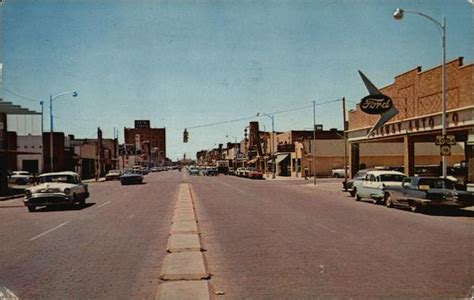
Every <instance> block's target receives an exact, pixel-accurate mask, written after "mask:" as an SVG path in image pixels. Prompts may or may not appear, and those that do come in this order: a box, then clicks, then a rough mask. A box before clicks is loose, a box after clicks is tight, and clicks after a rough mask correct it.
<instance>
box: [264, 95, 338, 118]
mask: <svg viewBox="0 0 474 300" xmlns="http://www.w3.org/2000/svg"><path fill="white" fill-rule="evenodd" d="M339 101H342V99H336V100H330V101H325V102H320V103H316V104H315V105H316V106H320V105H324V104H329V103H335V102H339ZM310 107H313V105H312V104H309V105H305V106H300V107H296V108H290V109H286V110H279V111H276V112H271V113H269V115H276V114H281V113H286V112H292V111H298V110H303V109H305V108H310Z"/></svg>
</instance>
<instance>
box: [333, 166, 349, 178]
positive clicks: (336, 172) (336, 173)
mask: <svg viewBox="0 0 474 300" xmlns="http://www.w3.org/2000/svg"><path fill="white" fill-rule="evenodd" d="M331 176H332V177H336V178H344V177H345V170H344V169H343V168H339V169H332V170H331ZM347 176H350V175H349V168H348V169H347Z"/></svg>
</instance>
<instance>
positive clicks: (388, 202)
mask: <svg viewBox="0 0 474 300" xmlns="http://www.w3.org/2000/svg"><path fill="white" fill-rule="evenodd" d="M385 206H386V207H388V208H392V207H393V200H392V196H390V194H387V195H386V196H385Z"/></svg>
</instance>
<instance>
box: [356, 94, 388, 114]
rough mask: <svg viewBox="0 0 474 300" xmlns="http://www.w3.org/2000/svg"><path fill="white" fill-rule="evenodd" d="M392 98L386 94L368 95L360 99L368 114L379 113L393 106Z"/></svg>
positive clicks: (364, 110)
mask: <svg viewBox="0 0 474 300" xmlns="http://www.w3.org/2000/svg"><path fill="white" fill-rule="evenodd" d="M392 106H393V104H392V99H390V98H389V97H388V96H386V95H382V94H380V95H368V96H365V97H364V98H362V100H361V101H360V108H361V110H362V111H363V112H365V113H366V114H371V115H379V114H381V113H383V112H386V111H387V110H389V109H390V108H392Z"/></svg>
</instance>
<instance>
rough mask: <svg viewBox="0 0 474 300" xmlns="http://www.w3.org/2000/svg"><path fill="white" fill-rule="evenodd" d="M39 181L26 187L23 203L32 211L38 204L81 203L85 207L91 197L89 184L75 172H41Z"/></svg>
mask: <svg viewBox="0 0 474 300" xmlns="http://www.w3.org/2000/svg"><path fill="white" fill-rule="evenodd" d="M38 183H39V184H38V185H36V186H33V187H30V188H27V189H25V199H24V200H23V204H24V205H25V206H26V207H28V211H30V212H33V211H35V210H36V207H37V206H53V205H62V204H71V205H72V204H75V203H79V205H80V206H81V207H84V206H85V205H86V199H87V198H88V197H89V191H88V189H87V184H83V183H82V182H81V178H80V176H79V174H77V173H74V172H57V173H45V174H41V175H40V176H39V178H38Z"/></svg>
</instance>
